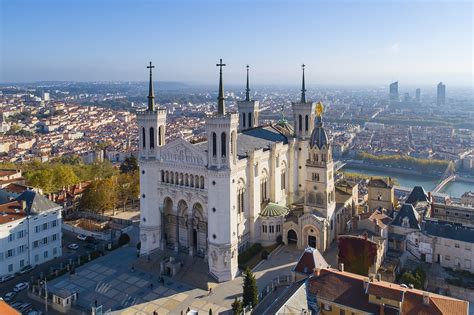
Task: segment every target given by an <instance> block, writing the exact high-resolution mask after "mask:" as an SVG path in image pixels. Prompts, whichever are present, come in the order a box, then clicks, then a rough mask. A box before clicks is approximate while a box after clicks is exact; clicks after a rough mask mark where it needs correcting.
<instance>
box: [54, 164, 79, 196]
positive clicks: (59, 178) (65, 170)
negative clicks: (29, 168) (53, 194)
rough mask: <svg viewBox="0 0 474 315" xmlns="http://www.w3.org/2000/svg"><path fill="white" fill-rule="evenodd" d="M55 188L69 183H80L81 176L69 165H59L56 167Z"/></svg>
mask: <svg viewBox="0 0 474 315" xmlns="http://www.w3.org/2000/svg"><path fill="white" fill-rule="evenodd" d="M53 172H54V179H53V180H54V186H55V187H54V188H55V189H56V190H57V189H61V188H63V187H67V186H69V185H73V184H76V183H78V182H79V181H80V180H79V177H77V175H76V174H75V173H74V171H73V170H72V168H71V167H70V166H68V165H61V164H60V165H57V166H56V167H55V168H54V169H53Z"/></svg>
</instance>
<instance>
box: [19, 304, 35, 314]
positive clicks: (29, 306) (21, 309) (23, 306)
mask: <svg viewBox="0 0 474 315" xmlns="http://www.w3.org/2000/svg"><path fill="white" fill-rule="evenodd" d="M31 307H32V305H31V303H23V304H21V305H20V306H19V307H18V310H19V311H20V312H25V311H27V310H28V309H30V308H31Z"/></svg>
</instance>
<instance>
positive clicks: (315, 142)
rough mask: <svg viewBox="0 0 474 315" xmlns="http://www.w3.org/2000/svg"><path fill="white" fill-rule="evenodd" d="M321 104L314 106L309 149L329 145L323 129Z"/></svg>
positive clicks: (322, 108)
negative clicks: (314, 119) (314, 113)
mask: <svg viewBox="0 0 474 315" xmlns="http://www.w3.org/2000/svg"><path fill="white" fill-rule="evenodd" d="M323 110H324V107H323V104H322V103H321V102H318V104H317V105H316V123H315V126H314V129H313V132H312V133H311V139H310V140H309V146H310V148H314V147H315V146H316V147H317V148H318V149H321V148H322V147H323V146H328V145H329V139H328V135H327V134H326V130H324V128H323V117H322V114H323Z"/></svg>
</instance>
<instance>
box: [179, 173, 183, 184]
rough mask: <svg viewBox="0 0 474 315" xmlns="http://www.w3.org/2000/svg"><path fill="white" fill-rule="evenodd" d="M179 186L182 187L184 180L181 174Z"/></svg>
mask: <svg viewBox="0 0 474 315" xmlns="http://www.w3.org/2000/svg"><path fill="white" fill-rule="evenodd" d="M179 185H180V186H183V185H184V180H183V173H180V174H179Z"/></svg>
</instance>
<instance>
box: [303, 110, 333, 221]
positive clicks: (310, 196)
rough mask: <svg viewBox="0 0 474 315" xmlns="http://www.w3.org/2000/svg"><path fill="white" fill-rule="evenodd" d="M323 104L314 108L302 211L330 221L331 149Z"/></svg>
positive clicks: (331, 188) (331, 201)
mask: <svg viewBox="0 0 474 315" xmlns="http://www.w3.org/2000/svg"><path fill="white" fill-rule="evenodd" d="M322 113H323V104H322V103H321V102H318V104H317V106H316V126H315V128H314V129H313V132H312V133H311V138H310V140H309V147H308V157H307V162H306V185H305V203H304V211H305V212H311V211H313V210H316V211H318V212H319V214H320V215H321V216H323V217H325V218H326V219H328V220H331V219H332V217H333V214H334V211H335V209H336V191H335V188H334V163H333V160H332V148H331V143H330V142H329V139H328V136H327V134H326V131H325V130H324V128H323V121H322Z"/></svg>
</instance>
